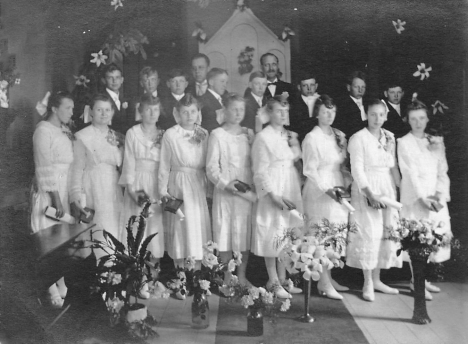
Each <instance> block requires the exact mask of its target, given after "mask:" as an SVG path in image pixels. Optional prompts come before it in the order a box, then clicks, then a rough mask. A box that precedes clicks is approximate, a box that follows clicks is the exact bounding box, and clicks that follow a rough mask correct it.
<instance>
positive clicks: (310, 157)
mask: <svg viewBox="0 0 468 344" xmlns="http://www.w3.org/2000/svg"><path fill="white" fill-rule="evenodd" d="M302 160H303V162H304V175H305V176H306V177H307V178H308V179H309V180H310V182H311V183H313V184H314V185H315V186H316V187H317V188H318V189H319V190H320V191H321V192H323V193H325V192H326V191H327V190H328V189H330V188H332V187H333V186H332V185H328V184H327V183H326V182H324V180H323V179H322V178H320V175H319V173H318V168H319V165H320V154H319V151H318V146H317V140H315V139H314V138H313V137H312V136H307V137H306V138H305V139H304V141H303V143H302Z"/></svg>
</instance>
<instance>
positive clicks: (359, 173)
mask: <svg viewBox="0 0 468 344" xmlns="http://www.w3.org/2000/svg"><path fill="white" fill-rule="evenodd" d="M348 152H349V155H350V158H351V175H352V176H353V178H354V180H355V181H356V183H357V185H358V188H359V190H362V189H364V188H366V187H370V185H369V181H368V179H367V175H366V171H365V162H364V155H365V147H364V142H362V138H361V137H359V136H356V135H354V136H352V137H351V139H350V140H349V146H348Z"/></svg>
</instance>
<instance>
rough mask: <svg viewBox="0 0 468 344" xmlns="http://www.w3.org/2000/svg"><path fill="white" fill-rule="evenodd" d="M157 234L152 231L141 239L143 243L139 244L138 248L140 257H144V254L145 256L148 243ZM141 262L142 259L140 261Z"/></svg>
mask: <svg viewBox="0 0 468 344" xmlns="http://www.w3.org/2000/svg"><path fill="white" fill-rule="evenodd" d="M156 235H158V233H154V234H151V235H150V236H149V237H147V238H146V239H145V241H143V244H142V245H141V248H140V259H144V258H145V256H146V249H147V247H148V245H149V243H150V241H151V240H152V239H153V238H154V237H155V236H156ZM141 263H143V261H142V262H141Z"/></svg>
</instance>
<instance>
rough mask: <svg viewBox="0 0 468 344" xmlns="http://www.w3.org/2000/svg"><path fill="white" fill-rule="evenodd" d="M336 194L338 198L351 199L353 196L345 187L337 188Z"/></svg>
mask: <svg viewBox="0 0 468 344" xmlns="http://www.w3.org/2000/svg"><path fill="white" fill-rule="evenodd" d="M335 194H336V197H338V198H351V194H350V193H349V191H348V190H346V189H345V188H344V187H343V186H335Z"/></svg>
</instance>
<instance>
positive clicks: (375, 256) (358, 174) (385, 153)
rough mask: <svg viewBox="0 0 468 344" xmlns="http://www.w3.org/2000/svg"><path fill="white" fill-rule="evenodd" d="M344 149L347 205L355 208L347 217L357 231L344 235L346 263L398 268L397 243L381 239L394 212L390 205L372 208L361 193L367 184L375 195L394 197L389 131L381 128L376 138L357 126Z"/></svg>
mask: <svg viewBox="0 0 468 344" xmlns="http://www.w3.org/2000/svg"><path fill="white" fill-rule="evenodd" d="M387 136H388V137H389V140H388V141H389V142H388V143H386V142H387V140H386V137H387ZM385 147H386V148H387V149H385ZM348 151H349V153H350V157H351V174H352V176H353V178H354V181H353V186H352V194H351V196H352V201H351V204H352V205H353V206H354V208H355V209H356V212H355V213H354V214H352V215H351V216H350V222H355V224H356V226H357V232H356V233H349V234H348V238H349V242H348V247H347V251H346V264H347V265H349V266H351V267H354V268H358V269H364V270H373V269H375V268H381V269H388V268H391V267H401V266H402V260H401V255H400V256H399V257H397V255H396V251H397V248H398V246H397V243H395V242H393V241H391V240H386V239H385V238H386V233H387V229H386V228H389V227H390V226H394V225H395V224H396V221H397V220H398V211H397V210H396V209H394V208H391V207H387V208H386V209H378V210H377V209H373V208H372V207H370V206H369V205H368V204H367V197H366V196H365V195H364V193H363V192H361V190H362V189H363V188H365V187H368V188H369V189H370V190H371V191H372V192H373V193H374V194H376V195H381V196H386V197H389V198H391V199H393V200H396V186H397V185H399V182H400V178H399V174H398V170H397V168H396V166H395V139H394V138H393V134H392V133H391V132H389V131H388V130H385V129H381V138H380V140H378V139H377V138H376V137H375V136H373V135H372V134H371V133H370V132H369V130H368V129H367V128H364V129H361V130H360V131H358V132H357V133H356V134H354V135H353V136H352V137H351V139H350V140H349V146H348Z"/></svg>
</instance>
